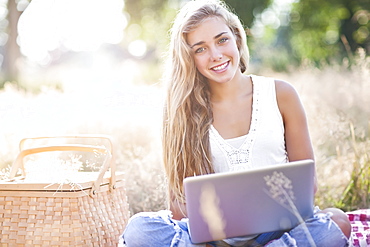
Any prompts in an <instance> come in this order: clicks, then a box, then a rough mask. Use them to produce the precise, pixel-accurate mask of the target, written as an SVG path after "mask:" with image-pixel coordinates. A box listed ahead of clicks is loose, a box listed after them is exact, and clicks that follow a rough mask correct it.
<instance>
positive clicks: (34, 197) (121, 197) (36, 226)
mask: <svg viewBox="0 0 370 247" xmlns="http://www.w3.org/2000/svg"><path fill="white" fill-rule="evenodd" d="M46 138H50V137H39V138H27V139H24V140H22V141H21V143H20V149H21V150H20V153H19V155H18V156H17V158H16V160H15V162H14V163H13V166H12V169H11V172H10V178H11V179H10V180H7V181H0V241H1V246H4V247H5V246H32V247H35V246H36V247H37V246H89V247H90V246H117V244H118V241H119V236H120V235H121V234H122V232H123V230H124V228H125V226H126V223H127V220H128V218H129V216H130V214H129V207H128V202H127V197H126V192H125V187H124V178H123V175H124V174H122V173H121V174H119V173H117V172H116V165H115V162H114V155H115V152H114V151H113V144H112V141H111V139H110V138H109V137H106V136H86V135H85V136H67V137H63V138H75V139H76V138H83V139H84V140H85V139H89V138H100V139H103V140H105V141H106V142H108V143H109V145H107V146H108V148H107V147H105V146H92V145H85V144H77V145H76V144H63V145H52V146H41V147H33V148H27V149H26V148H24V143H25V142H26V141H28V140H30V139H46ZM52 138H55V137H52ZM58 138H60V137H58ZM53 151H58V152H65V151H73V152H74V151H78V152H87V153H91V152H92V153H99V154H102V155H104V156H103V157H105V158H104V161H103V162H102V165H101V168H100V170H99V171H97V172H78V174H79V175H78V176H79V178H80V179H81V181H77V182H78V187H76V186H72V185H69V184H63V187H62V188H61V186H60V185H59V184H50V183H28V182H26V181H27V180H26V179H24V177H25V176H27V174H25V169H24V164H23V160H24V158H25V157H26V156H30V155H33V154H39V153H45V152H53ZM19 168H20V169H19ZM19 170H21V171H22V173H21V176H17V171H19ZM109 171H110V172H109ZM80 173H81V175H80ZM93 175H94V176H93ZM92 177H94V179H92Z"/></svg>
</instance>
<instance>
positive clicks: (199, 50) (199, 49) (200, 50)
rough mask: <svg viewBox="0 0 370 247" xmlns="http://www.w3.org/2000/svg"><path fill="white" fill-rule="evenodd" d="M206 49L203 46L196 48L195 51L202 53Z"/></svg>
mask: <svg viewBox="0 0 370 247" xmlns="http://www.w3.org/2000/svg"><path fill="white" fill-rule="evenodd" d="M204 50H205V48H204V47H201V48H198V49H196V50H195V53H201V52H202V51H204Z"/></svg>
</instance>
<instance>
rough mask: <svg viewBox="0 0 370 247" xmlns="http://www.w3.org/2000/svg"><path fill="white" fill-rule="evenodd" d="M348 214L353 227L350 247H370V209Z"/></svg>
mask: <svg viewBox="0 0 370 247" xmlns="http://www.w3.org/2000/svg"><path fill="white" fill-rule="evenodd" d="M346 214H347V215H348V219H349V220H350V221H351V225H352V233H351V238H350V246H353V247H367V246H370V209H360V210H356V211H352V212H347V213H346Z"/></svg>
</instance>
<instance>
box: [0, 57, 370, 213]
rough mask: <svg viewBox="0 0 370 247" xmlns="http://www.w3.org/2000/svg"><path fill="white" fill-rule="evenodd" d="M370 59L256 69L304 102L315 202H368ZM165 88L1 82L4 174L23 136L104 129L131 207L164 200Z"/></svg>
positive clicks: (349, 206) (0, 162) (146, 207)
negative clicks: (32, 89) (30, 86)
mask: <svg viewBox="0 0 370 247" xmlns="http://www.w3.org/2000/svg"><path fill="white" fill-rule="evenodd" d="M369 71H370V61H369V58H365V57H364V56H362V57H361V54H360V56H359V60H358V61H357V63H356V65H355V66H352V70H348V69H346V67H345V66H336V67H335V66H334V67H328V68H325V69H323V70H318V69H315V68H310V67H307V68H300V69H298V70H296V71H295V72H292V73H284V74H281V73H273V72H271V73H269V72H266V71H265V72H264V73H260V74H263V75H266V76H273V77H275V78H280V79H285V80H287V81H289V82H291V83H292V84H293V85H295V87H296V88H297V90H298V92H299V94H300V95H301V98H302V101H303V103H304V106H305V109H306V112H307V116H308V121H309V128H310V132H311V138H312V143H313V146H314V151H315V156H316V162H317V175H318V180H319V191H318V193H317V196H316V204H317V205H319V206H320V207H321V208H325V207H330V206H337V207H340V208H342V209H344V210H353V209H357V208H369V207H370V199H369V194H370V189H369V180H370V168H369V167H370V164H369V163H370V161H369V155H368V151H369V148H370V134H369V133H370V128H369V120H370V119H369V116H370V107H369V106H370V97H369V95H370V74H369ZM162 99H163V96H162V91H161V89H160V88H159V87H157V86H130V87H127V88H124V89H122V90H118V91H117V90H112V91H109V90H104V91H99V90H97V91H92V92H86V91H74V92H63V91H61V90H58V89H51V88H45V89H43V90H41V92H40V93H37V94H32V93H29V92H27V91H24V90H22V89H20V88H18V87H17V86H15V85H13V84H10V83H8V84H6V85H5V87H4V89H2V90H0V116H1V123H0V170H1V171H2V172H0V176H3V177H4V176H6V174H7V173H8V172H9V166H10V165H11V164H12V162H13V160H14V159H15V157H16V155H17V153H18V143H19V141H20V140H21V139H22V138H24V137H32V136H40V135H42V136H45V135H46V136H48V135H63V134H76V133H80V134H93V133H95V134H108V135H111V136H112V137H113V138H114V139H115V140H116V143H117V145H116V148H117V166H118V170H120V171H124V172H125V173H126V182H127V183H126V184H127V194H128V199H129V203H130V210H131V212H132V213H136V212H140V211H157V210H160V209H163V208H164V207H165V205H166V202H165V200H166V196H165V191H166V189H165V177H164V175H163V168H162V165H161V143H160V131H161V130H160V124H161V106H162Z"/></svg>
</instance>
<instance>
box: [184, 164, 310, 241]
mask: <svg viewBox="0 0 370 247" xmlns="http://www.w3.org/2000/svg"><path fill="white" fill-rule="evenodd" d="M314 174H315V167H314V162H313V161H312V160H302V161H296V162H290V163H286V164H282V165H275V166H269V167H264V168H259V169H254V170H247V171H238V172H227V173H216V174H210V175H203V176H196V177H188V178H186V179H185V180H184V188H185V197H186V208H187V214H188V218H189V222H188V224H189V232H190V236H191V240H192V242H193V243H203V242H209V241H215V240H221V239H225V238H231V237H236V236H246V235H255V234H260V233H264V232H271V231H278V230H288V229H291V228H293V227H295V226H296V225H298V224H299V223H300V222H301V221H302V220H305V219H307V218H308V217H311V216H312V215H313V204H314Z"/></svg>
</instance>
